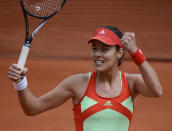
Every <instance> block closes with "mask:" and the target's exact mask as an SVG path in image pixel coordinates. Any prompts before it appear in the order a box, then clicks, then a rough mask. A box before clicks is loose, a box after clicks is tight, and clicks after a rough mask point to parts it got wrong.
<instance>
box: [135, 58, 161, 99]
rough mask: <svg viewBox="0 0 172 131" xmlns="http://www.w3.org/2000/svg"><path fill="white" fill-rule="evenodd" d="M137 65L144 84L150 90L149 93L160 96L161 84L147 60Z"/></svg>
mask: <svg viewBox="0 0 172 131" xmlns="http://www.w3.org/2000/svg"><path fill="white" fill-rule="evenodd" d="M138 67H139V70H140V72H141V75H142V78H143V80H144V83H145V84H146V87H147V88H148V90H149V91H150V92H151V94H152V95H153V96H161V95H162V88H161V84H160V81H159V79H158V76H157V74H156V72H155V70H154V69H153V68H152V66H151V65H150V64H149V63H148V62H147V61H144V62H143V63H142V64H140V65H139V66H138Z"/></svg>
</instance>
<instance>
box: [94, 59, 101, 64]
mask: <svg viewBox="0 0 172 131" xmlns="http://www.w3.org/2000/svg"><path fill="white" fill-rule="evenodd" d="M95 62H96V64H102V63H103V61H100V60H96V61H95Z"/></svg>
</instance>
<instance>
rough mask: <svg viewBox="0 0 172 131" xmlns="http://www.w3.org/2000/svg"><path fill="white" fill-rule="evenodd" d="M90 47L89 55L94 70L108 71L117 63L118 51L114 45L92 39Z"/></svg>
mask: <svg viewBox="0 0 172 131" xmlns="http://www.w3.org/2000/svg"><path fill="white" fill-rule="evenodd" d="M91 49H92V50H91V57H92V59H93V64H94V67H95V69H96V71H100V72H103V71H108V70H111V69H114V67H115V66H117V65H118V59H117V53H118V52H117V51H116V47H115V46H109V45H106V44H104V43H102V42H100V41H98V40H93V41H92V45H91Z"/></svg>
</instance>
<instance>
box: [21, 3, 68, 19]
mask: <svg viewBox="0 0 172 131" xmlns="http://www.w3.org/2000/svg"><path fill="white" fill-rule="evenodd" d="M66 1H67V0H20V4H21V6H22V9H23V11H24V12H25V13H27V14H29V15H30V16H33V17H36V18H39V19H49V18H50V17H52V16H53V15H55V14H56V13H58V12H59V11H60V9H61V8H62V7H63V5H64V4H65V2H66Z"/></svg>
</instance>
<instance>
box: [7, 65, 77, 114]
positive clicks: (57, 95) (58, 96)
mask: <svg viewBox="0 0 172 131" xmlns="http://www.w3.org/2000/svg"><path fill="white" fill-rule="evenodd" d="M26 72H27V69H26V68H25V69H24V70H23V71H21V70H20V68H19V67H18V66H17V65H16V64H13V65H12V66H11V67H10V68H9V72H8V77H9V79H10V80H12V81H13V82H15V83H17V82H18V81H19V80H20V79H23V78H24V77H25V74H26ZM75 79H76V78H73V77H69V78H67V79H65V80H64V81H62V82H61V83H60V84H58V86H57V87H56V88H54V89H53V90H51V91H50V92H48V93H47V94H45V95H43V96H41V97H39V98H36V97H35V96H34V95H33V94H32V93H31V91H30V90H29V88H28V87H26V88H24V89H22V90H18V91H17V94H18V98H19V101H20V104H21V107H22V109H23V111H24V112H25V114H26V115H29V116H32V115H36V114H39V113H41V112H44V111H46V110H49V109H51V108H54V107H57V106H59V105H61V104H63V103H64V102H65V101H67V100H68V99H69V98H72V97H73V96H74V93H73V91H72V89H71V88H72V84H74V81H75Z"/></svg>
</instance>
